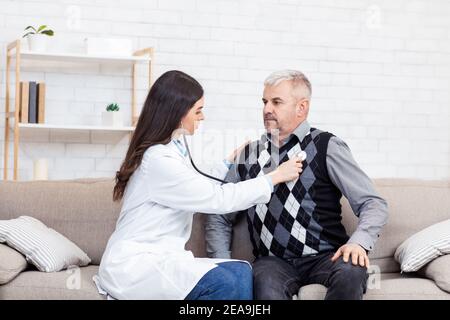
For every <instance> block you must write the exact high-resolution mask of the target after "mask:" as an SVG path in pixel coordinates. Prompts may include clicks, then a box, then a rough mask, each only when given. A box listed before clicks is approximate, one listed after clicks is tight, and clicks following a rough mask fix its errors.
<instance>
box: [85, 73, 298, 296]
mask: <svg viewBox="0 0 450 320" xmlns="http://www.w3.org/2000/svg"><path fill="white" fill-rule="evenodd" d="M202 108H203V89H202V87H201V85H200V84H199V83H198V82H197V81H196V80H195V79H193V78H192V77H190V76H189V75H187V74H185V73H183V72H180V71H169V72H166V73H165V74H163V75H162V76H161V77H160V78H159V79H158V80H157V81H156V82H155V83H154V85H153V86H152V88H151V89H150V92H149V94H148V96H147V99H146V101H145V104H144V107H143V109H142V112H141V114H140V117H139V120H138V123H137V126H136V129H135V132H134V134H133V137H132V140H131V142H130V146H129V148H128V151H127V154H126V157H125V160H124V161H123V163H122V165H121V168H120V170H119V171H118V172H117V174H116V185H115V187H114V195H113V199H114V200H115V201H120V200H123V204H122V208H121V212H120V216H119V219H118V221H117V224H116V229H115V231H114V233H113V234H112V236H111V238H110V239H109V241H108V245H107V248H106V250H105V253H104V254H103V257H102V260H101V263H100V268H99V272H98V275H97V276H95V277H94V281H95V282H96V284H97V286H98V288H99V291H100V292H101V293H104V294H107V295H108V296H109V298H112V299H173V300H175V299H189V300H191V299H192V300H194V299H204V300H206V299H210V300H220V299H226V300H237V299H252V297H253V292H252V291H253V289H252V288H253V285H252V281H253V279H252V272H251V267H250V266H249V264H248V263H247V262H244V261H239V260H223V259H221V260H219V259H207V258H195V257H194V256H193V254H192V252H191V251H187V250H185V244H186V242H187V241H188V239H189V237H190V235H191V230H192V220H193V214H194V213H195V212H202V213H210V214H224V213H229V212H233V211H239V210H244V209H246V208H249V207H251V206H254V205H257V204H259V203H267V202H268V201H269V199H270V197H271V193H272V190H273V186H274V185H276V184H278V183H281V182H286V181H290V180H293V179H296V178H298V176H299V173H300V172H301V162H300V161H299V159H298V158H294V159H291V160H289V161H287V162H285V163H283V164H282V165H280V166H279V167H278V168H277V169H276V170H274V171H272V172H271V173H270V174H268V175H266V176H260V177H257V178H255V179H252V180H247V181H244V182H240V183H236V184H232V183H229V184H223V185H221V184H219V183H217V182H214V181H213V180H211V179H208V178H206V177H204V176H202V175H200V174H199V173H197V172H196V171H195V170H194V169H193V167H192V166H191V165H190V163H189V161H188V159H187V157H186V156H187V154H186V149H185V146H184V144H183V143H182V142H181V141H180V133H179V131H180V130H178V129H180V128H183V129H184V131H185V133H186V134H193V133H194V131H195V129H196V127H197V124H198V122H199V121H202V120H204V116H203V113H202ZM236 152H238V150H236V151H235V153H234V154H233V155H232V156H230V158H229V159H228V160H229V161H231V160H234V159H233V158H234V157H235V155H236ZM227 171H228V167H227V165H226V163H220V164H219V166H217V168H215V171H214V172H212V173H213V174H215V175H216V176H217V177H218V178H220V179H223V178H224V177H225V175H226V173H227Z"/></svg>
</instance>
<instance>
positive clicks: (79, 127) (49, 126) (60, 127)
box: [19, 123, 135, 132]
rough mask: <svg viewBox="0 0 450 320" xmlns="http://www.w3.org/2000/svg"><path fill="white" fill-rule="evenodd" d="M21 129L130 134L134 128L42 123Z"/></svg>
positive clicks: (23, 124) (26, 124) (25, 125)
mask: <svg viewBox="0 0 450 320" xmlns="http://www.w3.org/2000/svg"><path fill="white" fill-rule="evenodd" d="M19 128H21V129H52V130H92V131H124V132H132V131H134V129H135V127H131V126H127V127H105V126H85V125H55V124H47V123H45V124H42V123H19Z"/></svg>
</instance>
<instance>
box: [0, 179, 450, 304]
mask: <svg viewBox="0 0 450 320" xmlns="http://www.w3.org/2000/svg"><path fill="white" fill-rule="evenodd" d="M374 182H375V185H376V188H377V190H378V191H379V193H380V194H381V195H382V196H383V197H385V199H386V200H387V201H388V204H389V212H390V216H389V221H388V224H387V225H386V227H385V228H384V230H383V232H382V234H381V237H380V239H379V241H378V243H377V245H376V248H375V250H374V251H373V252H371V253H370V258H371V264H372V265H375V266H376V267H375V271H376V270H379V271H380V273H378V272H376V273H373V274H371V276H370V278H369V290H368V292H367V294H366V295H365V296H364V298H365V299H450V294H449V293H447V292H444V291H442V290H441V289H439V288H438V287H437V286H436V285H435V283H434V281H432V280H429V279H425V278H421V277H419V276H418V275H416V274H401V273H400V272H399V271H400V268H399V265H398V264H397V263H396V262H395V260H394V258H393V255H394V252H395V249H396V248H397V246H398V245H400V244H401V243H402V242H403V241H404V240H405V239H406V238H408V237H409V236H411V235H412V234H414V233H415V232H417V231H419V230H421V229H423V228H425V227H427V226H429V225H431V224H434V223H436V222H439V221H442V220H445V219H448V218H450V216H449V215H450V181H420V180H401V179H382V180H375V181H374ZM112 188H113V181H112V180H109V179H83V180H71V181H29V182H11V181H1V182H0V199H1V200H0V219H12V218H16V217H18V216H20V215H29V216H33V217H35V218H37V219H40V220H41V221H43V222H44V223H45V224H47V225H48V226H49V227H51V228H54V229H55V230H57V231H59V232H60V233H62V234H63V235H65V236H66V237H67V238H69V239H71V240H72V241H73V242H75V243H76V244H77V245H78V246H79V247H80V248H82V249H83V250H84V251H85V252H86V253H87V254H88V255H89V257H90V258H91V259H92V264H91V265H89V266H87V267H83V268H80V269H79V270H78V271H76V272H79V274H74V270H70V271H67V270H66V271H61V272H56V273H44V272H39V271H36V270H35V269H33V267H32V266H30V267H29V268H28V269H27V270H25V271H24V272H22V273H21V274H19V275H18V276H17V277H16V278H15V279H14V280H12V281H11V282H9V283H7V284H5V285H2V286H0V299H102V296H101V295H99V294H98V293H97V290H96V288H95V285H94V283H93V281H92V276H93V275H94V274H95V273H96V272H97V269H98V264H99V263H100V260H101V257H102V253H103V250H104V249H105V246H106V243H107V241H108V238H109V236H110V235H111V233H112V232H113V230H114V227H115V223H116V219H117V217H118V214H119V211H120V204H118V203H113V201H112ZM342 204H343V222H344V225H345V227H346V229H347V232H348V233H352V231H353V230H354V229H355V226H356V223H357V219H356V217H354V215H353V213H352V211H351V210H350V207H349V205H348V203H347V201H346V200H345V199H343V201H342ZM203 222H204V217H203V216H202V215H201V214H196V215H195V220H194V226H193V233H192V237H191V239H190V241H189V243H188V244H187V247H188V248H189V249H191V250H192V251H193V252H194V254H195V255H196V256H199V257H204V256H205V243H204V238H203V228H204V227H203ZM232 254H233V257H234V258H239V259H246V260H249V261H251V260H252V259H253V256H252V254H251V245H250V241H249V238H248V231H247V225H246V221H245V219H241V220H240V221H239V223H238V224H237V225H236V227H235V229H234V235H233V247H232ZM449 269H450V266H449ZM78 275H79V278H77V279H78V280H79V282H75V285H74V282H73V280H74V276H77V277H78ZM325 293H326V288H325V287H323V286H321V285H308V286H305V287H302V288H301V289H300V291H299V293H298V296H297V297H296V298H298V299H301V300H303V299H323V298H324V296H325Z"/></svg>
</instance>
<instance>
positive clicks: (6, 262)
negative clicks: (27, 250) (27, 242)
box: [0, 243, 27, 285]
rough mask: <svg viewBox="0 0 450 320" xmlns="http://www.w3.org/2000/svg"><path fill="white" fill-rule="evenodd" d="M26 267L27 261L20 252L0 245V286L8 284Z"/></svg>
mask: <svg viewBox="0 0 450 320" xmlns="http://www.w3.org/2000/svg"><path fill="white" fill-rule="evenodd" d="M26 267H27V261H26V260H25V257H24V256H23V255H22V254H21V253H20V252H18V251H16V250H14V249H13V248H11V247H9V246H7V245H4V244H1V243H0V285H2V284H5V283H8V282H10V281H11V280H12V279H14V278H15V277H17V275H18V274H19V273H21V272H22V271H23V270H25V269H26Z"/></svg>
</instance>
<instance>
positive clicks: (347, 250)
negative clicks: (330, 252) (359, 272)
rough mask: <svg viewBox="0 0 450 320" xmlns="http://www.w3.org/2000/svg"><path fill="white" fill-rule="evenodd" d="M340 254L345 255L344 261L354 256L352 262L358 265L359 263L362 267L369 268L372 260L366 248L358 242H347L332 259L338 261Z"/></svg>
mask: <svg viewBox="0 0 450 320" xmlns="http://www.w3.org/2000/svg"><path fill="white" fill-rule="evenodd" d="M340 256H343V257H342V258H343V259H344V262H348V259H349V257H351V258H352V263H353V264H354V265H355V266H357V265H358V264H359V265H360V266H361V267H366V268H369V265H370V262H369V257H368V256H367V252H366V250H364V248H363V247H361V246H360V245H359V244H356V243H347V244H344V245H343V246H342V247H340V248H339V249H338V250H337V251H336V253H335V254H334V256H333V257H332V258H331V261H333V262H334V261H336V260H337V259H338V258H339V257H340Z"/></svg>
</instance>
